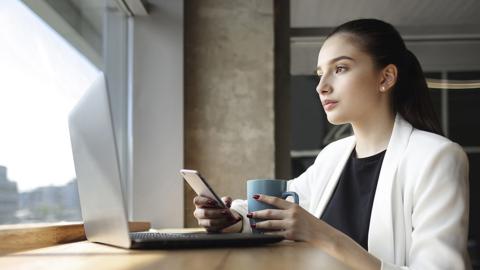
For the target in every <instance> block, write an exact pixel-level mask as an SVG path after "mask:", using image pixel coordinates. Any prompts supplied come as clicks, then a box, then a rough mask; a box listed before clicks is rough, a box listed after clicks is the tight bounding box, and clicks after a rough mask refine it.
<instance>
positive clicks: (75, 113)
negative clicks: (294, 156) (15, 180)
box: [69, 73, 283, 248]
mask: <svg viewBox="0 0 480 270" xmlns="http://www.w3.org/2000/svg"><path fill="white" fill-rule="evenodd" d="M69 129H70V140H71V143H72V150H73V160H74V163H75V171H76V175H77V183H78V191H79V197H80V205H81V209H82V216H83V220H84V226H85V234H86V236H87V239H88V240H89V241H92V242H99V243H104V244H109V245H114V246H119V247H124V248H190V247H212V246H214V247H222V246H251V245H258V244H267V243H274V242H278V241H281V240H282V239H283V238H282V237H281V236H272V235H263V234H240V233H239V234H205V233H201V234H188V235H185V234H183V235H182V234H163V233H140V234H138V233H135V234H130V235H129V233H128V221H127V213H126V210H125V209H126V208H125V204H124V199H123V193H122V187H121V180H120V169H119V164H118V154H117V148H116V145H115V136H114V132H113V124H112V117H111V109H110V105H109V99H108V92H107V87H106V82H105V77H104V75H103V73H101V74H100V75H99V76H98V78H97V79H96V80H95V81H94V82H93V84H92V85H91V87H90V88H89V89H88V90H87V91H86V93H85V94H84V95H83V96H82V98H81V99H80V101H79V102H78V103H77V104H76V106H75V108H74V109H73V110H72V112H71V113H70V117H69Z"/></svg>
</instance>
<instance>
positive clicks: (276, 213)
mask: <svg viewBox="0 0 480 270" xmlns="http://www.w3.org/2000/svg"><path fill="white" fill-rule="evenodd" d="M284 212H285V210H279V209H265V210H260V211H256V212H252V213H249V214H248V215H247V216H248V217H252V218H260V219H284V218H285V217H284Z"/></svg>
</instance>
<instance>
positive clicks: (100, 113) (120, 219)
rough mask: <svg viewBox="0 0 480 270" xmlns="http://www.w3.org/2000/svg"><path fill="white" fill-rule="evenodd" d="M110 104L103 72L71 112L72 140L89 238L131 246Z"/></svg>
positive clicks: (83, 213) (81, 203)
mask: <svg viewBox="0 0 480 270" xmlns="http://www.w3.org/2000/svg"><path fill="white" fill-rule="evenodd" d="M109 104H110V103H109V100H108V93H107V88H106V83H105V78H104V75H103V73H101V74H100V75H99V76H98V78H97V79H96V80H95V81H94V82H93V84H92V85H91V86H90V88H89V89H88V90H87V92H86V93H85V94H84V95H83V96H82V98H81V99H80V101H79V102H78V103H77V104H76V106H75V108H74V109H73V110H72V112H71V113H70V117H69V129H70V140H71V142H72V151H73V160H74V163H75V172H76V174H77V183H78V191H79V195H80V205H81V209H82V217H83V221H84V224H85V234H86V236H87V239H88V240H89V241H93V242H100V243H105V244H110V245H115V246H120V247H125V248H129V247H130V244H131V241H130V238H129V235H128V223H127V215H126V211H125V206H124V200H123V196H122V189H121V183H120V170H119V165H118V157H117V150H116V147H115V137H114V133H113V125H112V117H111V109H110V105H109Z"/></svg>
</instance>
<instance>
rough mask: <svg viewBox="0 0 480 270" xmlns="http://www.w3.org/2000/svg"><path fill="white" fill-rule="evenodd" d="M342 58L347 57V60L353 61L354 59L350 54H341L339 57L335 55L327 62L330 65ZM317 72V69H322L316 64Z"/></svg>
mask: <svg viewBox="0 0 480 270" xmlns="http://www.w3.org/2000/svg"><path fill="white" fill-rule="evenodd" d="M343 59H347V60H350V61H353V62H355V59H353V58H352V57H350V56H346V55H342V56H339V57H335V58H333V59H331V60H330V61H328V64H329V65H331V64H332V63H335V62H337V61H340V60H343ZM316 71H317V72H319V71H322V68H321V67H320V66H317V70H316Z"/></svg>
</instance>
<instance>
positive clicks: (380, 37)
mask: <svg viewBox="0 0 480 270" xmlns="http://www.w3.org/2000/svg"><path fill="white" fill-rule="evenodd" d="M337 33H347V34H351V35H352V36H353V37H354V40H356V41H358V44H359V46H360V48H362V50H363V51H365V52H366V53H368V54H369V55H370V56H371V57H372V59H373V61H374V63H375V65H376V66H377V67H378V68H380V69H382V68H384V67H386V66H387V65H389V64H393V65H395V66H396V67H397V69H398V77H397V82H396V84H395V86H394V88H393V89H392V90H393V91H392V95H391V96H392V100H391V102H392V107H393V110H394V112H396V113H399V114H400V115H401V116H402V117H403V118H404V119H405V120H406V121H408V122H409V123H410V124H411V125H412V126H413V127H415V128H417V129H421V130H425V131H429V132H433V133H437V134H440V135H441V134H442V131H441V128H440V122H439V121H438V118H437V117H436V115H435V112H434V110H433V104H432V100H431V98H430V90H429V89H428V86H427V82H426V80H425V77H424V75H423V71H422V67H421V66H420V63H419V62H418V60H417V57H416V56H415V55H414V54H413V53H412V52H411V51H409V50H408V49H407V48H406V46H405V43H404V41H403V39H402V37H401V36H400V34H399V33H398V31H397V30H396V29H395V28H394V27H393V26H392V25H391V24H389V23H386V22H384V21H381V20H377V19H359V20H354V21H350V22H347V23H344V24H342V25H340V26H338V27H337V28H335V29H334V30H333V31H332V32H331V33H330V34H329V35H328V37H331V36H333V35H335V34H337ZM328 37H327V38H328Z"/></svg>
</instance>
